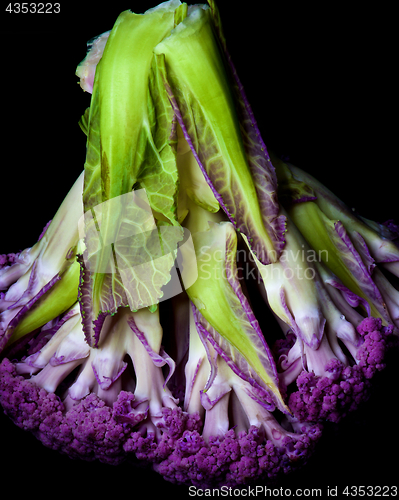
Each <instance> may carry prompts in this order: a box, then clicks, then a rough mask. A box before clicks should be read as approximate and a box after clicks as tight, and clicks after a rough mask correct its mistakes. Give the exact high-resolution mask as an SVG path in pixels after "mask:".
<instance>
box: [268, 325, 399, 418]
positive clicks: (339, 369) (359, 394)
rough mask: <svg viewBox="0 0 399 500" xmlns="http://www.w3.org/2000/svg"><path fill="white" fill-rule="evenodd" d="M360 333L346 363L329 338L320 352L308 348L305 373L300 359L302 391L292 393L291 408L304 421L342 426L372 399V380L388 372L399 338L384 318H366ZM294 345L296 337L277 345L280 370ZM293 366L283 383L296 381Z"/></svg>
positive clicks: (289, 368)
mask: <svg viewBox="0 0 399 500" xmlns="http://www.w3.org/2000/svg"><path fill="white" fill-rule="evenodd" d="M356 330H357V333H358V334H359V341H358V343H357V344H358V345H357V347H355V346H353V345H352V346H351V354H349V352H348V354H347V359H346V360H345V361H346V363H344V362H343V360H342V358H341V359H338V358H337V357H336V356H335V355H334V353H333V351H332V350H331V346H330V345H329V343H328V340H327V339H328V335H327V336H326V338H325V340H324V341H323V342H322V343H321V345H320V347H319V348H318V349H317V350H315V351H311V350H310V349H306V348H305V353H307V355H308V357H307V358H306V354H305V359H304V361H303V362H304V363H305V366H306V367H307V369H306V370H303V369H301V367H302V361H300V358H297V359H296V360H295V362H294V364H296V371H297V372H298V368H299V374H297V377H296V379H295V382H296V386H297V389H298V390H296V391H294V392H291V393H290V395H289V407H290V408H291V410H292V411H293V412H294V414H295V416H296V417H297V418H298V419H300V420H301V421H309V422H318V421H322V420H328V421H331V422H339V421H340V420H341V419H342V418H343V417H344V416H345V415H346V414H347V413H349V412H351V411H353V410H355V409H357V408H358V406H359V405H360V403H362V402H364V401H366V400H367V399H368V397H369V394H370V389H371V387H372V384H371V379H372V378H373V377H374V375H375V374H376V373H377V372H379V371H381V370H383V369H384V368H385V357H386V354H387V353H388V352H389V351H391V349H393V348H394V347H396V346H397V344H398V342H397V340H398V338H397V336H395V335H394V334H393V326H392V325H388V326H382V321H381V318H373V317H369V318H365V319H364V320H362V322H361V323H360V324H359V325H358V326H357V328H356ZM293 345H295V344H293V335H292V334H289V335H288V336H287V339H286V340H285V341H284V340H279V341H277V342H276V344H275V352H276V353H277V355H278V356H280V361H281V363H280V367H281V366H284V363H285V362H286V360H287V359H288V357H289V356H290V350H291V349H294V346H293ZM307 363H308V364H307ZM292 366H293V365H291V366H288V367H287V371H286V372H284V371H281V372H280V376H281V378H282V380H290V381H291V380H292V373H291V371H292ZM316 373H317V374H316ZM292 385H294V384H292Z"/></svg>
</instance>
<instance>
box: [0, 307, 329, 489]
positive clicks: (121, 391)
mask: <svg viewBox="0 0 399 500" xmlns="http://www.w3.org/2000/svg"><path fill="white" fill-rule="evenodd" d="M107 323H108V324H107V325H106V326H107V328H106V330H105V334H106V336H105V338H102V339H101V343H100V346H99V348H91V347H89V346H88V345H87V343H86V341H85V338H84V334H83V331H82V326H81V323H80V316H79V313H78V308H77V306H75V307H74V308H72V309H71V310H70V311H68V312H67V313H65V314H64V315H63V316H62V317H61V318H57V319H56V320H55V321H53V322H51V324H48V325H45V326H44V327H43V328H42V329H41V330H40V331H39V332H37V334H36V336H34V337H31V338H30V340H29V341H28V342H19V343H17V345H16V346H13V347H12V349H10V350H9V353H8V354H9V355H12V357H13V358H14V359H13V361H10V359H9V358H7V357H5V358H4V359H3V361H2V362H1V364H0V404H1V405H2V407H3V409H4V412H5V413H6V415H8V416H9V418H11V419H12V421H13V422H14V423H15V424H16V425H17V426H18V427H20V428H22V429H24V430H26V431H29V432H31V433H32V434H33V435H34V436H35V437H36V438H37V439H39V440H40V441H41V442H42V443H43V444H44V445H45V446H47V447H49V448H51V449H53V450H57V451H59V452H60V453H63V454H66V455H68V456H69V457H71V458H76V459H77V458H79V459H82V460H89V461H91V460H99V461H100V462H104V463H107V464H113V465H117V464H119V463H121V462H123V461H125V460H129V459H130V460H133V461H136V462H137V460H138V461H140V462H143V463H147V464H152V466H153V468H154V469H155V470H156V471H157V472H159V473H160V474H162V475H163V476H164V477H165V478H166V479H167V480H168V481H171V482H173V483H179V484H187V485H189V484H194V485H196V486H198V487H205V486H207V487H208V486H216V487H217V486H219V487H220V486H222V485H237V484H246V483H247V482H249V481H254V480H259V479H262V478H263V479H267V478H274V477H276V476H279V475H280V474H283V473H286V472H289V471H291V470H293V469H295V468H297V467H299V466H301V465H303V464H304V463H305V462H306V460H307V459H308V457H309V456H310V455H311V453H312V451H313V449H314V446H315V444H316V443H317V441H318V440H319V438H320V436H321V427H320V426H319V425H313V424H308V423H302V424H301V423H300V422H299V421H298V419H293V418H292V417H289V416H285V417H284V416H283V415H280V417H279V416H278V415H273V414H272V413H271V412H270V411H268V410H267V409H265V408H264V407H263V406H262V404H261V403H260V402H259V401H257V400H256V399H255V398H254V395H253V391H252V387H251V385H250V384H249V383H247V382H245V381H244V380H242V379H240V378H239V377H238V376H237V375H236V374H235V373H234V372H233V371H232V370H231V369H230V368H229V367H228V366H227V364H226V362H225V361H224V360H223V359H222V358H221V357H220V356H217V357H216V358H215V357H214V359H216V362H217V365H218V376H217V378H216V379H215V380H214V381H213V383H212V385H211V386H210V388H209V390H208V391H207V393H206V394H204V392H203V391H194V392H193V391H191V392H190V395H189V398H186V401H185V402H184V401H182V403H180V404H179V401H178V399H177V398H175V397H174V396H173V394H172V393H171V391H170V390H169V389H168V385H167V383H168V381H169V380H170V378H171V376H172V373H173V371H174V370H175V366H174V362H173V360H172V359H171V358H170V357H169V356H168V355H167V354H166V353H165V351H164V350H163V348H162V347H161V344H160V341H161V338H162V328H161V326H160V323H159V315H158V314H157V313H151V312H149V311H148V310H147V309H145V310H140V311H138V312H136V313H132V312H130V311H128V310H126V309H125V310H122V311H120V312H118V314H117V315H115V316H113V317H109V318H108V319H107ZM111 332H112V333H113V335H110V334H111ZM194 333H195V332H192V331H191V333H190V334H191V335H194ZM194 345H195V346H197V347H196V349H197V350H196V351H195V352H191V356H192V357H194V358H195V359H197V358H198V356H199V355H201V356H203V363H202V366H201V369H200V370H198V371H197V372H196V374H195V375H194V379H195V380H192V381H191V382H192V384H194V383H197V384H198V382H199V380H200V379H201V378H202V377H203V375H204V374H206V372H208V373H209V372H210V367H209V365H208V368H206V363H207V361H206V359H205V358H206V354H205V347H204V346H203V350H202V351H201V352H199V350H198V342H193V341H192V343H191V346H192V350H193V346H194ZM201 345H202V344H201ZM207 348H208V353H209V350H210V349H212V347H211V346H207ZM16 356H17V358H16ZM18 358H19V359H20V360H18ZM166 367H168V370H166V371H165V370H164V368H166ZM189 372H190V370H189V367H188V366H187V373H189ZM164 373H165V374H166V373H167V375H166V377H165V375H164ZM192 384H191V385H192ZM221 387H222V392H223V391H225V392H224V394H221V392H220V388H221ZM215 394H217V395H218V396H217V398H215V399H213V396H214V395H215ZM201 402H202V403H201ZM240 402H241V404H240ZM192 407H201V412H199V411H191V408H192ZM232 409H234V414H232ZM277 418H278V419H279V420H281V419H282V420H281V422H280V423H279V422H278V421H277Z"/></svg>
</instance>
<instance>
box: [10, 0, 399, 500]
mask: <svg viewBox="0 0 399 500" xmlns="http://www.w3.org/2000/svg"><path fill="white" fill-rule="evenodd" d="M8 3H9V2H1V3H0V5H1V8H2V12H1V17H0V19H1V30H0V31H1V35H2V37H1V55H0V57H1V67H2V73H1V96H2V106H1V109H2V113H1V117H2V123H3V125H2V155H1V167H0V168H1V175H0V209H1V226H0V253H7V252H13V251H19V250H22V249H23V248H25V247H27V246H31V245H32V244H33V243H34V242H35V241H36V239H37V237H38V235H39V234H40V233H41V230H42V228H43V227H44V225H45V224H46V223H47V222H48V220H49V219H51V218H52V216H53V215H54V213H55V211H56V209H57V208H58V206H59V205H60V203H61V201H62V200H63V198H64V197H65V195H66V194H67V192H68V190H69V189H70V187H71V186H72V184H73V182H74V181H75V179H76V178H77V177H78V175H79V174H80V172H81V171H82V169H83V164H84V160H85V136H84V135H83V133H82V132H81V130H80V128H79V126H78V120H79V118H80V116H81V114H83V112H84V110H85V108H86V107H87V106H89V104H90V95H89V94H86V93H84V92H83V91H82V89H81V88H80V86H79V85H78V84H77V82H78V79H77V77H76V76H75V69H76V66H77V64H78V63H79V62H80V61H81V60H82V59H83V58H84V56H85V54H86V42H87V41H88V40H89V39H91V38H92V37H94V36H96V35H99V34H100V33H102V32H104V31H107V30H108V29H110V28H111V27H112V25H113V23H114V22H115V20H116V18H117V16H118V14H119V13H120V12H121V11H123V10H126V9H132V10H133V11H134V12H137V13H142V12H144V11H145V10H146V9H147V8H150V7H153V6H155V5H156V2H147V1H141V0H140V1H134V0H131V1H119V0H118V1H112V2H99V3H96V2H92V1H91V2H86V1H84V2H83V1H82V2H67V0H61V1H60V5H61V13H60V14H40V15H39V14H35V15H28V14H14V13H13V14H9V13H7V12H6V11H5V8H6V7H7V5H8ZM233 5H234V6H233ZM311 5H312V7H310V6H305V5H304V3H303V2H296V3H295V4H294V3H293V2H278V5H276V4H275V3H273V2H259V1H258V2H254V1H253V2H249V1H247V2H241V3H235V2H234V3H232V2H229V1H226V0H224V1H221V0H220V1H219V2H218V6H219V9H220V11H221V15H222V21H223V23H224V31H225V35H226V39H227V44H228V49H229V51H230V53H231V55H232V57H233V61H234V63H235V65H236V68H237V72H238V75H239V77H240V79H241V81H242V83H243V85H244V88H245V91H246V93H247V97H248V99H249V101H250V103H251V105H252V108H253V111H254V114H255V117H256V119H257V121H258V125H259V127H260V130H261V133H262V136H263V139H264V141H265V142H266V144H267V146H268V147H269V148H270V149H272V150H274V151H275V152H277V153H278V154H280V155H284V156H288V157H289V158H290V161H291V162H292V163H294V164H296V165H298V166H299V167H301V168H303V169H305V170H307V171H308V172H310V173H312V174H313V175H315V176H316V177H317V178H318V179H319V180H321V181H322V182H323V183H325V184H326V185H327V186H328V187H329V188H330V189H332V190H333V191H335V192H336V194H337V195H339V196H340V197H341V198H342V199H343V200H344V201H346V202H347V203H348V204H349V205H350V206H351V207H354V208H356V209H357V211H358V212H359V213H361V214H362V215H364V216H366V217H368V218H372V219H375V220H379V221H384V220H386V219H389V218H392V217H393V218H394V217H396V218H397V219H399V217H398V207H397V198H398V196H397V189H398V184H397V168H398V167H397V156H396V146H397V104H396V92H394V83H393V82H394V81H395V80H394V79H395V78H397V76H396V74H395V75H394V67H395V65H394V61H395V60H396V57H395V54H394V53H395V51H394V31H393V29H392V21H391V20H392V19H393V17H394V14H393V9H391V10H389V9H387V8H386V7H384V8H380V7H378V8H376V7H375V4H374V3H368V4H367V5H366V6H365V5H364V4H363V5H362V7H361V9H355V8H348V6H347V4H346V5H344V4H343V3H342V4H340V3H336V2H334V3H332V2H323V3H317V4H316V3H315V2H313V3H312V4H311ZM397 399H398V398H397V374H396V375H395V370H394V369H393V368H392V370H391V372H390V373H387V374H386V375H385V377H383V378H381V379H380V380H379V383H378V385H377V389H376V391H375V394H374V395H373V399H372V400H371V401H369V402H368V403H367V404H366V405H364V407H363V408H362V410H361V411H359V412H358V413H356V414H355V415H353V416H352V417H350V418H348V419H347V420H346V421H345V422H344V423H343V424H342V426H341V427H340V428H339V429H334V428H328V429H327V432H326V435H325V439H324V440H323V442H322V443H321V444H320V446H319V449H318V452H317V453H316V454H315V455H314V457H313V458H312V460H311V461H310V463H309V464H308V466H307V467H306V468H305V469H303V470H302V471H301V472H300V473H295V474H292V475H291V476H288V477H286V478H285V479H284V481H283V482H282V483H281V482H280V483H278V484H277V485H276V487H281V486H283V487H284V488H288V487H289V488H312V487H321V488H323V490H324V491H325V492H326V491H327V486H329V487H334V486H338V485H339V486H340V488H341V489H342V487H344V486H346V485H348V486H352V485H372V484H380V485H384V484H385V485H388V486H391V485H395V484H397V483H398V481H397V472H396V471H397V463H398V458H397V449H398V448H397V446H398V432H397V419H396V418H395V417H396V413H397V406H398V404H397ZM0 430H1V439H2V440H4V445H3V446H2V455H3V457H4V460H5V462H4V463H5V466H4V465H3V467H2V474H3V476H4V477H5V478H6V482H3V484H7V485H8V486H10V484H9V481H10V482H12V483H14V486H15V487H16V488H17V490H16V491H19V489H20V490H21V491H22V489H26V488H29V490H30V491H32V486H33V484H32V483H35V484H36V485H37V486H38V487H39V488H40V490H39V491H45V489H44V490H43V488H45V484H43V483H45V482H46V480H47V478H48V479H49V480H50V479H51V480H53V479H54V480H55V481H56V482H58V483H59V484H60V485H62V486H63V489H62V490H65V493H73V494H77V493H82V494H83V493H85V492H88V493H91V494H95V493H98V492H102V490H103V489H104V488H105V487H109V488H110V491H112V494H113V495H114V494H121V493H122V492H126V491H127V492H129V493H130V494H140V495H143V494H145V493H144V492H143V491H142V490H138V488H139V487H140V488H141V487H147V488H148V493H149V494H151V495H154V497H155V496H158V495H159V496H160V495H165V494H170V493H174V494H175V498H180V497H181V498H186V497H188V490H187V488H185V487H177V486H174V485H171V484H169V483H166V482H165V481H163V480H162V479H161V478H160V477H158V476H157V475H156V474H152V473H151V474H147V473H146V472H145V471H143V470H136V469H133V468H132V467H131V466H130V465H127V464H126V465H123V466H119V467H116V468H115V467H111V466H105V465H102V464H97V463H96V464H92V463H85V462H78V461H72V460H70V459H68V458H67V457H63V456H60V455H58V454H57V453H55V452H52V451H50V450H47V449H45V448H44V447H42V446H41V444H39V443H38V442H36V440H35V439H34V438H32V437H31V436H30V435H29V434H27V433H24V432H22V431H20V430H19V429H17V428H16V427H14V426H13V425H12V424H11V423H10V422H9V421H8V419H7V418H5V417H4V416H3V415H1V427H0ZM22 478H23V480H22ZM62 490H58V492H57V493H58V494H59V493H60V492H62ZM14 491H15V490H14ZM104 493H105V492H104Z"/></svg>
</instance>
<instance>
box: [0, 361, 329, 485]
mask: <svg viewBox="0 0 399 500" xmlns="http://www.w3.org/2000/svg"><path fill="white" fill-rule="evenodd" d="M127 400H129V394H128V393H127V392H126V391H122V392H121V393H120V394H119V396H118V399H117V401H116V402H115V403H114V404H113V407H110V406H107V405H106V404H105V402H104V401H103V400H102V399H101V398H99V397H98V396H97V395H96V394H93V393H92V394H90V395H88V396H87V397H86V398H84V399H83V400H82V401H80V402H79V404H77V405H75V406H73V407H72V408H70V409H69V410H68V411H66V408H65V406H64V404H63V402H62V401H61V399H60V398H59V397H58V396H57V395H56V394H54V393H49V392H47V391H46V390H45V389H43V388H40V387H38V386H37V385H35V384H34V383H32V382H31V381H30V380H29V379H26V378H25V377H23V376H22V375H18V374H17V373H16V367H15V365H14V364H13V363H12V362H11V361H9V360H8V359H7V358H5V359H3V361H2V363H1V364H0V403H1V405H2V406H3V409H4V412H5V413H6V414H7V415H8V416H9V417H10V418H11V419H12V420H13V422H14V423H15V424H16V425H17V426H19V427H20V428H22V429H24V430H27V431H30V432H31V433H33V434H34V435H35V436H36V438H38V439H39V440H40V441H41V442H42V443H43V444H44V445H45V446H47V447H49V448H51V449H53V450H57V451H59V452H61V453H64V454H67V455H68V456H69V457H71V458H79V459H83V460H89V461H92V460H99V461H100V462H104V463H107V464H112V465H117V464H119V463H121V462H123V461H125V460H131V461H134V462H137V461H140V462H147V463H152V464H153V467H154V469H155V470H156V471H157V472H159V473H160V474H162V475H163V476H164V477H165V479H167V480H169V481H171V482H173V483H179V484H187V485H188V484H194V485H196V486H198V487H205V486H221V485H237V484H244V483H247V482H248V481H251V480H259V479H261V478H270V477H276V476H278V475H279V474H280V473H286V472H288V471H290V470H293V469H294V468H295V467H296V465H297V464H298V465H299V464H303V463H304V462H305V461H306V459H307V458H308V456H309V455H310V453H311V452H312V450H313V448H314V445H315V443H316V442H317V441H318V439H319V437H320V434H321V431H320V428H319V427H318V426H308V425H305V426H304V427H303V429H302V430H303V433H302V434H300V435H298V439H296V440H294V439H292V437H289V436H287V437H286V438H284V440H283V444H284V448H282V447H278V446H276V445H274V444H273V443H272V442H271V440H268V439H265V435H264V433H263V432H261V431H260V430H259V429H258V428H257V427H255V426H251V427H250V428H249V429H248V432H240V433H239V434H238V435H237V434H236V433H235V432H234V430H233V429H231V430H229V431H228V432H227V433H226V434H225V435H224V436H219V437H211V439H210V440H209V442H206V441H205V440H204V438H203V437H202V436H201V427H202V421H201V418H200V417H199V415H198V414H197V413H195V414H188V413H186V412H184V411H183V410H182V409H181V408H180V407H176V408H174V409H171V408H163V410H162V413H163V415H162V421H161V422H160V424H159V426H158V427H159V428H160V429H161V431H162V434H161V438H160V439H158V440H157V439H156V437H155V435H154V434H147V435H144V433H143V432H140V431H137V429H136V426H135V422H131V421H129V418H126V415H127V413H126V401H127ZM124 416H125V417H124Z"/></svg>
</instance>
